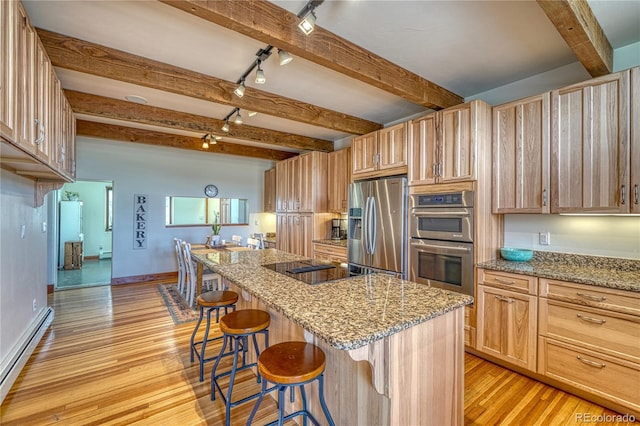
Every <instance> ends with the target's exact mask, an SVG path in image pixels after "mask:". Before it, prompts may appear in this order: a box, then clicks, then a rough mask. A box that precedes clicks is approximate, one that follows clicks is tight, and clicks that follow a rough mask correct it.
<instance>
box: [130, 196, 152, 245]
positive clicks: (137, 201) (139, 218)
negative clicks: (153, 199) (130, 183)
mask: <svg viewBox="0 0 640 426" xmlns="http://www.w3.org/2000/svg"><path fill="white" fill-rule="evenodd" d="M148 198H149V197H148V196H147V195H142V194H134V195H133V249H134V250H139V249H146V248H147V199H148Z"/></svg>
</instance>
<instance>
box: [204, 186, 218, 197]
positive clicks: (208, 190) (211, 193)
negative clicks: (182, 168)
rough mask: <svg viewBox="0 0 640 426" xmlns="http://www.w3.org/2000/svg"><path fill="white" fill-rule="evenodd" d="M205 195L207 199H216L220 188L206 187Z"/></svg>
mask: <svg viewBox="0 0 640 426" xmlns="http://www.w3.org/2000/svg"><path fill="white" fill-rule="evenodd" d="M204 195H206V196H207V197H209V198H211V197H215V196H216V195H218V187H217V186H215V185H207V186H205V187H204Z"/></svg>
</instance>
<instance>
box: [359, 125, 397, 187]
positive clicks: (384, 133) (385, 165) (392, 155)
mask: <svg viewBox="0 0 640 426" xmlns="http://www.w3.org/2000/svg"><path fill="white" fill-rule="evenodd" d="M351 162H352V169H351V170H352V173H351V178H352V179H364V178H369V177H379V176H391V175H397V174H404V173H407V123H400V124H396V125H395V126H390V127H387V128H384V129H381V130H378V131H376V132H372V133H368V134H366V135H362V136H357V137H355V138H353V142H352V143H351Z"/></svg>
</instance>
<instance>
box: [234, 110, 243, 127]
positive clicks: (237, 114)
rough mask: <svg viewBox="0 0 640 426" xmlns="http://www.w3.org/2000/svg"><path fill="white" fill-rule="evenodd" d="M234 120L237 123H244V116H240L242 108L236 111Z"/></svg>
mask: <svg viewBox="0 0 640 426" xmlns="http://www.w3.org/2000/svg"><path fill="white" fill-rule="evenodd" d="M233 122H234V123H236V124H242V116H240V110H238V112H237V113H236V119H235V120H233Z"/></svg>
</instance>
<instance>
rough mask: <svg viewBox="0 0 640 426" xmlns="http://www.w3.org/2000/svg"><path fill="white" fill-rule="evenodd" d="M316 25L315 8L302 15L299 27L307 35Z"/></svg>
mask: <svg viewBox="0 0 640 426" xmlns="http://www.w3.org/2000/svg"><path fill="white" fill-rule="evenodd" d="M315 26H316V15H315V14H314V13H313V9H311V10H310V11H308V12H307V13H306V15H304V16H303V17H302V20H301V21H300V23H299V24H298V28H300V29H301V30H302V32H303V33H304V34H305V35H309V34H311V32H312V31H313V29H314V28H315Z"/></svg>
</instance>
